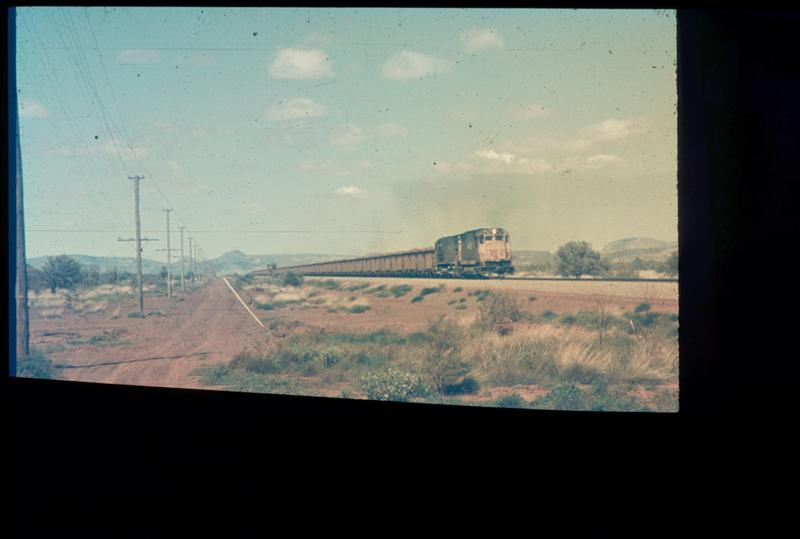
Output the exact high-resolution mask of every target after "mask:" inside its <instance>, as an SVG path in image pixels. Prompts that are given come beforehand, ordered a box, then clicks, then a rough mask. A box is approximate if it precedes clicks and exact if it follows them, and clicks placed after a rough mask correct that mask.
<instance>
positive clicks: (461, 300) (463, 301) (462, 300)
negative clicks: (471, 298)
mask: <svg viewBox="0 0 800 539" xmlns="http://www.w3.org/2000/svg"><path fill="white" fill-rule="evenodd" d="M458 302H459V303H466V302H467V298H461V299H459V300H458Z"/></svg>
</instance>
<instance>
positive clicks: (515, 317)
mask: <svg viewBox="0 0 800 539" xmlns="http://www.w3.org/2000/svg"><path fill="white" fill-rule="evenodd" d="M524 316H525V315H524V313H523V311H522V308H521V307H520V304H519V302H518V301H517V300H516V299H515V298H514V297H513V296H511V295H510V294H507V293H504V292H500V293H496V294H492V295H490V296H488V300H487V301H485V302H484V303H483V304H482V305H481V306H480V313H479V314H478V319H477V320H476V325H477V326H478V327H479V328H481V329H485V330H487V331H498V330H499V329H500V328H501V327H503V326H506V325H507V324H510V323H512V322H519V321H520V320H522V319H523V318H524Z"/></svg>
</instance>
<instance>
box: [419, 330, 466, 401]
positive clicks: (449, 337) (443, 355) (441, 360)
mask: <svg viewBox="0 0 800 539" xmlns="http://www.w3.org/2000/svg"><path fill="white" fill-rule="evenodd" d="M464 338H465V334H464V330H463V329H462V328H461V326H459V325H458V324H457V323H455V322H453V321H452V320H448V319H445V318H444V317H441V318H439V319H438V320H436V321H435V322H433V323H431V324H430V326H429V327H428V343H427V352H426V354H425V363H424V364H423V370H424V371H425V372H426V373H427V374H428V376H430V377H431V381H432V382H433V387H434V389H436V391H437V392H439V393H442V394H444V392H445V387H446V386H448V385H452V384H455V383H456V382H457V381H458V380H459V379H460V378H463V377H464V376H466V375H467V374H469V370H470V369H469V364H468V363H466V362H465V361H464V360H462V359H461V357H460V352H461V348H462V347H463V345H464Z"/></svg>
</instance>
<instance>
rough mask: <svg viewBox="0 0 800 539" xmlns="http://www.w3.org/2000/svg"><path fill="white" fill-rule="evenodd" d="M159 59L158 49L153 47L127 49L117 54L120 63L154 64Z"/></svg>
mask: <svg viewBox="0 0 800 539" xmlns="http://www.w3.org/2000/svg"><path fill="white" fill-rule="evenodd" d="M158 60H159V55H158V51H154V50H151V49H125V50H122V51H120V52H119V54H117V63H118V64H135V65H138V64H154V63H156V62H158Z"/></svg>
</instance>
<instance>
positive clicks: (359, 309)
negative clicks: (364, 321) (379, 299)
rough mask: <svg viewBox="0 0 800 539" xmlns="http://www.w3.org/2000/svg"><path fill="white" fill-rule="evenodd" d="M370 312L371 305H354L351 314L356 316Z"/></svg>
mask: <svg viewBox="0 0 800 539" xmlns="http://www.w3.org/2000/svg"><path fill="white" fill-rule="evenodd" d="M368 310H369V305H353V306H352V307H350V312H351V313H356V314H360V313H365V312H367V311H368Z"/></svg>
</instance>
